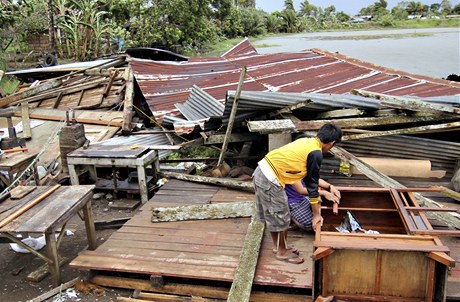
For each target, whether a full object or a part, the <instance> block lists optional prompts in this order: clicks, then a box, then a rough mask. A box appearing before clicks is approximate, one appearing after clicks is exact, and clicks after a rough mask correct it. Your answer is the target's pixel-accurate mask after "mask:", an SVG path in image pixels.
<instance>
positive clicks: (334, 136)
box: [316, 124, 342, 153]
mask: <svg viewBox="0 0 460 302" xmlns="http://www.w3.org/2000/svg"><path fill="white" fill-rule="evenodd" d="M316 136H317V137H318V138H319V140H320V141H321V143H322V145H323V148H322V151H323V153H326V152H328V151H329V150H330V149H331V148H332V146H334V144H338V143H340V142H341V141H342V130H341V129H340V127H339V126H337V125H334V124H324V125H323V126H322V127H321V128H320V129H319V130H318V134H317V135H316Z"/></svg>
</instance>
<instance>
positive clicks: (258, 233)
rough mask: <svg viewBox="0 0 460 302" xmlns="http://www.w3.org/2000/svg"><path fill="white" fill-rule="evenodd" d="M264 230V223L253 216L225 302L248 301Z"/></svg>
mask: <svg viewBox="0 0 460 302" xmlns="http://www.w3.org/2000/svg"><path fill="white" fill-rule="evenodd" d="M264 230H265V223H264V222H262V221H260V220H258V219H257V218H255V217H254V216H253V217H252V219H251V223H250V224H249V226H248V231H247V233H246V237H245V239H244V245H243V249H242V251H241V254H240V260H239V262H238V266H237V268H236V272H235V276H234V277H233V283H232V286H231V288H230V292H229V293H228V298H227V302H248V301H249V300H250V299H249V298H250V295H251V289H252V282H253V280H254V275H255V273H256V267H257V259H258V258H259V250H260V245H261V243H262V238H263V236H264Z"/></svg>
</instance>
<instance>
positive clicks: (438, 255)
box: [428, 252, 455, 267]
mask: <svg viewBox="0 0 460 302" xmlns="http://www.w3.org/2000/svg"><path fill="white" fill-rule="evenodd" d="M428 257H430V258H431V259H433V260H435V261H437V262H439V263H442V264H444V265H445V266H447V267H454V266H455V259H453V258H452V257H450V256H449V255H447V254H446V253H443V252H431V253H429V254H428Z"/></svg>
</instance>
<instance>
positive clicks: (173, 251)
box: [70, 180, 313, 290]
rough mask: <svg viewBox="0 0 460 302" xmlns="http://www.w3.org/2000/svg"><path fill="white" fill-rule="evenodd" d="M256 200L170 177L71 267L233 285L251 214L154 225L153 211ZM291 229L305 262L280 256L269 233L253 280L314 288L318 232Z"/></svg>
mask: <svg viewBox="0 0 460 302" xmlns="http://www.w3.org/2000/svg"><path fill="white" fill-rule="evenodd" d="M253 200H254V195H253V194H252V193H247V192H243V191H237V190H230V189H225V188H219V187H217V186H209V185H201V184H194V183H190V182H182V181H178V180H170V181H169V182H168V183H166V185H165V186H163V187H162V188H161V189H160V191H158V192H157V193H156V194H155V196H154V197H153V198H152V199H150V200H149V201H148V202H147V203H146V204H144V205H143V206H142V208H141V211H139V213H138V214H137V215H135V216H134V217H133V218H131V220H129V221H128V222H127V223H126V224H125V225H124V226H123V227H122V228H120V229H119V230H118V231H116V232H115V233H114V234H113V235H112V236H111V237H110V238H109V239H108V240H107V241H106V242H105V243H104V244H102V245H101V246H99V247H98V248H97V249H96V250H95V251H83V252H82V253H81V254H80V255H79V256H78V257H77V258H76V259H74V260H73V261H72V262H71V264H70V265H71V266H73V267H75V268H79V269H82V270H91V271H115V272H124V273H134V274H145V275H146V276H147V279H148V278H149V277H150V275H161V276H165V277H179V278H191V279H198V280H213V281H222V282H229V284H230V283H231V282H232V281H233V276H234V273H235V269H236V267H237V265H238V263H239V256H240V252H241V249H242V246H243V242H244V239H245V235H246V230H247V227H248V225H249V223H250V218H232V219H218V220H202V221H179V222H160V223H152V222H151V216H152V209H153V208H155V207H165V206H178V205H188V204H206V203H221V202H237V201H253ZM292 233H293V234H292V235H291V234H290V238H291V240H290V243H292V244H294V245H295V246H296V247H297V248H299V250H300V251H301V255H302V257H304V258H305V262H304V263H303V264H301V265H295V264H289V263H285V262H281V261H278V260H276V259H275V257H274V254H273V251H272V248H273V247H272V242H271V238H270V237H269V236H270V235H269V233H268V232H266V233H265V237H264V239H263V241H262V247H261V252H260V258H259V261H258V265H257V270H256V276H255V280H254V284H258V285H268V286H275V287H284V288H298V289H302V290H304V289H308V288H311V284H312V279H311V278H312V272H311V266H312V262H311V253H312V250H313V247H312V241H313V235H312V234H306V233H299V232H292ZM305 238H307V240H305Z"/></svg>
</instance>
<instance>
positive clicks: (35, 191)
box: [0, 185, 96, 286]
mask: <svg viewBox="0 0 460 302" xmlns="http://www.w3.org/2000/svg"><path fill="white" fill-rule="evenodd" d="M52 188H53V187H51V186H41V187H30V186H19V187H16V188H14V189H13V190H12V191H11V195H12V197H10V198H8V199H6V200H5V201H3V202H2V203H0V225H1V224H2V222H4V221H5V219H6V218H7V217H11V215H14V213H16V212H17V211H18V210H19V209H21V208H23V207H24V206H25V205H27V204H30V203H31V202H33V201H36V200H37V198H39V197H40V196H42V195H43V194H44V193H46V192H48V191H50V189H52ZM93 188H94V186H93V185H89V186H88V185H86V186H61V187H59V188H57V190H55V191H53V192H52V193H51V194H50V195H49V196H48V197H46V198H44V199H43V200H42V201H40V202H39V203H37V204H36V205H34V206H33V207H31V208H30V209H29V210H27V211H25V212H24V213H23V214H22V215H20V216H19V217H17V218H16V219H14V220H12V221H11V222H9V223H7V224H6V225H4V226H3V227H1V228H0V235H1V236H3V237H6V238H7V239H9V240H10V241H13V242H14V243H17V244H19V245H21V246H22V247H24V248H26V249H28V250H29V251H30V252H31V253H33V254H35V255H36V256H38V257H40V258H41V259H43V260H44V261H45V262H47V263H48V266H49V271H50V273H51V275H52V277H53V281H54V284H55V285H56V286H57V285H59V284H60V283H61V274H60V269H59V259H58V247H59V244H60V241H61V239H62V237H63V235H64V231H65V225H66V224H67V222H68V221H69V220H70V219H71V218H72V217H73V216H75V214H77V212H78V211H80V210H82V212H83V217H84V222H85V228H86V235H87V237H88V244H89V249H90V250H94V249H96V232H95V227H94V221H93V215H92V211H91V197H92V190H93ZM28 190H32V191H31V192H29V193H28V194H27V195H25V196H24V197H20V196H19V197H20V198H19V199H13V198H14V196H15V195H16V196H17V195H18V194H19V193H20V192H23V191H28ZM18 192H19V193H18ZM56 232H59V236H58V239H57V240H56V236H55V233H56ZM21 233H22V234H24V233H26V234H44V235H45V239H46V247H45V249H46V250H45V253H41V252H39V251H35V250H34V249H31V248H30V247H28V246H27V245H25V244H23V243H22V242H21V241H20V240H19V239H18V238H16V236H14V235H15V234H21Z"/></svg>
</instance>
